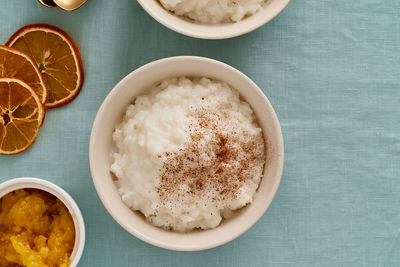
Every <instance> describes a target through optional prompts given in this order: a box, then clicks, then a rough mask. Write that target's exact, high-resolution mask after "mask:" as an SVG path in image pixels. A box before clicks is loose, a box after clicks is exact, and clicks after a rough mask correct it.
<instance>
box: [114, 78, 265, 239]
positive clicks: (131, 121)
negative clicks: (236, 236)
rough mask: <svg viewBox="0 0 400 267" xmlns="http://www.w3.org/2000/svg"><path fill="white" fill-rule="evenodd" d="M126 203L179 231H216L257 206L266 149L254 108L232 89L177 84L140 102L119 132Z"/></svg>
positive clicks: (205, 82) (117, 160)
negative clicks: (246, 208)
mask: <svg viewBox="0 0 400 267" xmlns="http://www.w3.org/2000/svg"><path fill="white" fill-rule="evenodd" d="M113 141H114V145H115V152H113V153H112V154H111V157H112V162H113V163H112V165H111V171H112V172H113V173H114V174H115V176H116V185H117V187H118V190H119V193H120V195H121V197H122V200H123V201H124V203H125V204H126V205H127V206H129V207H130V208H131V209H133V210H135V211H140V212H141V213H143V214H144V216H145V217H146V219H147V220H148V221H149V222H151V223H152V224H153V225H155V226H159V227H163V228H165V229H170V230H174V231H179V232H187V231H190V230H193V229H196V228H201V229H209V228H214V227H216V226H218V225H219V224H220V223H221V220H222V219H223V218H228V217H229V216H230V215H231V214H232V212H233V211H234V210H237V209H239V208H242V207H244V206H246V205H247V204H249V203H251V202H252V200H253V195H254V194H255V192H256V190H257V188H258V186H259V183H260V180H261V177H262V174H263V169H264V164H265V157H266V156H265V154H266V148H265V143H264V138H263V133H262V130H261V128H260V127H259V125H258V124H257V122H256V119H255V116H254V114H253V111H252V109H251V108H250V106H249V105H248V104H247V103H246V102H244V101H242V100H240V97H239V93H238V92H237V91H236V90H234V89H232V88H230V86H229V85H227V84H226V83H222V82H218V81H213V80H210V79H206V78H193V79H189V78H185V77H179V78H173V79H169V80H165V81H163V82H162V83H161V84H160V85H158V86H157V87H156V88H153V89H152V90H151V93H149V94H146V95H143V96H140V97H137V98H136V100H135V102H134V104H132V105H130V106H129V107H128V108H127V110H126V113H125V116H124V118H123V121H122V122H121V123H120V125H119V126H118V127H117V128H116V129H115V132H114V133H113Z"/></svg>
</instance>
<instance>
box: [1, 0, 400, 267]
mask: <svg viewBox="0 0 400 267" xmlns="http://www.w3.org/2000/svg"><path fill="white" fill-rule="evenodd" d="M30 23H49V24H53V25H56V26H58V27H60V28H62V29H64V30H65V31H67V32H68V33H69V34H70V35H71V36H72V37H73V38H74V40H75V41H76V43H77V45H78V46H79V48H80V50H81V54H82V58H83V62H84V67H85V72H86V80H85V84H84V87H83V89H82V92H81V93H80V95H79V96H78V98H77V99H76V100H75V101H73V102H72V103H71V104H69V105H68V106H66V107H63V108H60V109H55V110H49V111H48V112H47V114H46V120H45V122H44V125H43V127H42V129H41V131H40V134H39V137H38V139H37V141H36V143H35V144H34V145H33V146H32V147H31V148H30V149H29V150H27V151H26V152H24V153H22V154H19V155H16V156H1V157H0V182H3V181H6V180H8V179H10V178H14V177H23V176H32V177H39V178H43V179H47V180H49V181H52V182H54V183H56V184H58V185H60V186H61V187H63V188H64V189H65V190H67V191H68V192H69V193H70V194H71V195H72V196H73V197H74V198H75V200H76V201H77V203H78V205H79V206H80V208H81V210H82V213H83V216H84V218H85V221H86V230H87V239H86V247H85V251H84V254H83V257H82V260H81V263H80V265H79V266H96V267H102V266H105V267H108V266H110V267H111V266H118V267H125V266H400V1H399V0H385V1H384V0H353V1H348V0H336V1H333V0H325V1H321V0H293V1H292V3H291V4H289V6H288V7H287V9H285V10H284V12H282V13H281V14H280V15H279V16H278V17H277V18H276V19H275V20H273V21H272V22H270V23H269V24H267V25H266V26H264V27H262V28H260V29H258V30H256V31H255V32H252V33H250V34H247V35H245V36H242V37H238V38H234V39H229V40H221V41H207V40H197V39H193V38H189V37H185V36H183V35H180V34H177V33H175V32H172V31H170V30H168V29H167V28H165V27H164V26H162V25H160V24H159V23H157V22H156V21H155V20H154V19H152V18H151V17H150V16H149V15H148V14H147V13H146V12H145V11H144V10H143V9H142V8H141V7H140V6H139V4H138V3H137V2H136V1H134V0H114V1H110V0H89V1H88V2H87V4H86V5H85V6H83V7H82V8H81V9H79V10H77V11H74V12H72V13H66V12H64V11H61V10H58V9H46V8H44V7H42V6H41V5H40V4H39V3H38V2H37V1H35V0H12V1H11V0H0V42H2V43H5V42H6V41H7V39H8V37H9V36H10V35H11V34H12V33H13V32H14V31H16V30H17V29H18V28H20V27H21V26H24V25H25V24H30ZM176 55H199V56H205V57H210V58H213V59H217V60H220V61H223V62H226V63H228V64H230V65H232V66H233V67H235V68H238V69H239V70H241V71H243V72H244V73H245V74H247V75H248V76H249V77H250V78H251V79H253V80H254V81H255V82H256V83H257V84H258V85H259V86H260V87H261V88H262V89H263V91H264V92H265V94H266V95H267V96H268V98H269V100H270V101H271V103H272V105H273V106H274V108H275V110H276V112H277V114H278V117H279V119H280V122H281V126H282V130H283V135H284V138H285V153H286V155H285V157H286V159H285V168H284V175H283V179H282V183H281V186H280V188H279V191H278V193H277V196H276V198H275V200H274V201H273V203H272V205H271V207H270V208H269V210H268V211H267V213H266V214H265V215H264V216H263V217H262V218H261V220H260V221H259V222H258V223H257V224H256V225H255V226H254V227H253V228H252V229H251V230H250V231H248V232H247V233H245V234H244V235H242V236H241V237H240V238H238V239H236V240H235V241H233V242H230V243H228V244H226V245H224V246H222V247H218V248H215V249H211V250H207V251H202V252H190V253H183V252H173V251H168V250H164V249H160V248H156V247H153V246H151V245H148V244H146V243H144V242H142V241H140V240H138V239H136V238H135V237H133V236H131V235H130V234H128V232H126V231H125V230H123V229H122V228H121V227H120V226H119V225H118V223H116V222H115V221H114V220H113V219H112V218H111V216H110V215H109V214H108V213H107V212H106V210H105V209H104V207H103V205H102V203H101V202H100V200H99V198H98V197H97V194H96V192H95V190H94V187H93V184H92V180H91V175H90V172H89V162H88V142H89V134H90V130H91V126H92V123H93V120H94V117H95V115H96V112H97V109H98V108H99V106H100V104H101V103H102V101H103V99H104V97H105V96H106V95H107V94H108V93H109V92H110V90H111V89H112V88H113V86H114V85H115V84H116V83H117V82H118V81H119V80H120V79H121V78H123V77H124V76H125V75H127V74H128V73H130V72H131V71H133V70H134V69H136V68H138V67H140V66H142V65H144V64H146V63H148V62H151V61H153V60H156V59H160V58H164V57H169V56H176Z"/></svg>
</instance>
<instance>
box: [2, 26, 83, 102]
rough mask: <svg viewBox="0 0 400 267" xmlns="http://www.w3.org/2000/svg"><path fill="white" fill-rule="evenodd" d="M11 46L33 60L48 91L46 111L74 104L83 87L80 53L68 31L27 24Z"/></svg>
mask: <svg viewBox="0 0 400 267" xmlns="http://www.w3.org/2000/svg"><path fill="white" fill-rule="evenodd" d="M6 45H7V46H10V47H13V48H16V49H18V50H19V51H21V52H23V53H25V54H27V55H28V56H30V57H31V58H32V60H33V61H34V62H35V64H36V66H37V67H38V69H39V71H40V73H41V74H42V76H43V80H44V82H45V84H46V87H47V89H48V96H47V101H46V104H45V107H46V108H55V107H59V106H63V105H65V104H67V103H69V102H70V101H72V100H73V99H74V98H75V97H76V96H77V95H78V93H79V91H80V90H81V88H82V84H83V76H84V75H83V66H82V60H81V56H80V54H79V50H78V48H77V47H76V45H75V43H74V42H73V40H72V39H71V37H69V36H68V35H67V34H66V33H65V32H64V31H62V30H60V29H58V28H57V27H54V26H51V25H46V24H32V25H27V26H25V27H23V28H21V29H20V30H18V31H17V32H16V33H14V34H13V36H11V38H10V39H9V40H8V42H7V44H6Z"/></svg>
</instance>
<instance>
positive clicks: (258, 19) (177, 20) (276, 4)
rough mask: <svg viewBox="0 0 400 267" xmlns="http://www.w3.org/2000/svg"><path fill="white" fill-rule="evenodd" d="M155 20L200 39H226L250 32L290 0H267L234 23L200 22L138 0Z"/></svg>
mask: <svg viewBox="0 0 400 267" xmlns="http://www.w3.org/2000/svg"><path fill="white" fill-rule="evenodd" d="M138 2H139V4H140V5H141V6H142V7H143V8H144V9H145V10H146V11H147V13H149V14H150V15H151V16H152V17H153V18H154V19H155V20H157V21H158V22H159V23H161V24H163V25H164V26H166V27H167V28H170V29H171V30H173V31H176V32H178V33H181V34H183V35H187V36H191V37H196V38H200V39H226V38H231V37H236V36H239V35H243V34H246V33H248V32H251V31H253V30H255V29H257V28H259V27H261V26H263V25H264V24H266V23H268V22H269V21H270V20H272V19H273V18H275V17H276V16H277V15H278V14H279V13H280V12H281V11H282V10H283V9H284V8H285V7H286V6H287V5H288V4H289V2H290V0H269V1H268V2H267V3H266V4H265V6H264V7H263V9H262V10H260V11H259V12H257V13H255V14H254V15H252V16H249V17H246V18H245V19H243V20H241V21H238V22H235V23H223V24H201V23H196V22H193V21H191V20H189V19H185V18H183V17H180V16H177V15H174V14H173V13H171V12H169V11H168V10H166V9H165V8H163V7H162V5H161V4H160V3H159V2H158V1H157V0H138Z"/></svg>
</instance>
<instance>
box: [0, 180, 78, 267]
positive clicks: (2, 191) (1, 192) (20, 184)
mask: <svg viewBox="0 0 400 267" xmlns="http://www.w3.org/2000/svg"><path fill="white" fill-rule="evenodd" d="M26 188H33V189H40V190H43V191H46V192H48V193H50V194H52V195H54V196H55V197H56V198H58V199H59V200H61V201H62V202H63V203H64V205H65V206H66V207H67V208H68V210H69V212H70V213H71V215H72V218H73V220H74V226H75V245H74V249H73V251H72V254H71V260H72V261H71V264H70V267H75V266H77V265H78V262H79V260H80V258H81V256H82V252H83V248H84V247H85V223H84V221H83V217H82V214H81V211H80V210H79V207H78V205H76V203H75V201H74V200H73V199H72V197H71V196H70V195H69V194H68V193H67V192H65V191H64V190H63V189H62V188H61V187H59V186H57V185H55V184H53V183H51V182H48V181H45V180H42V179H38V178H15V179H12V180H8V181H6V182H4V183H2V184H0V198H2V197H3V196H5V195H6V194H8V193H10V192H13V191H15V190H18V189H26Z"/></svg>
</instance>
